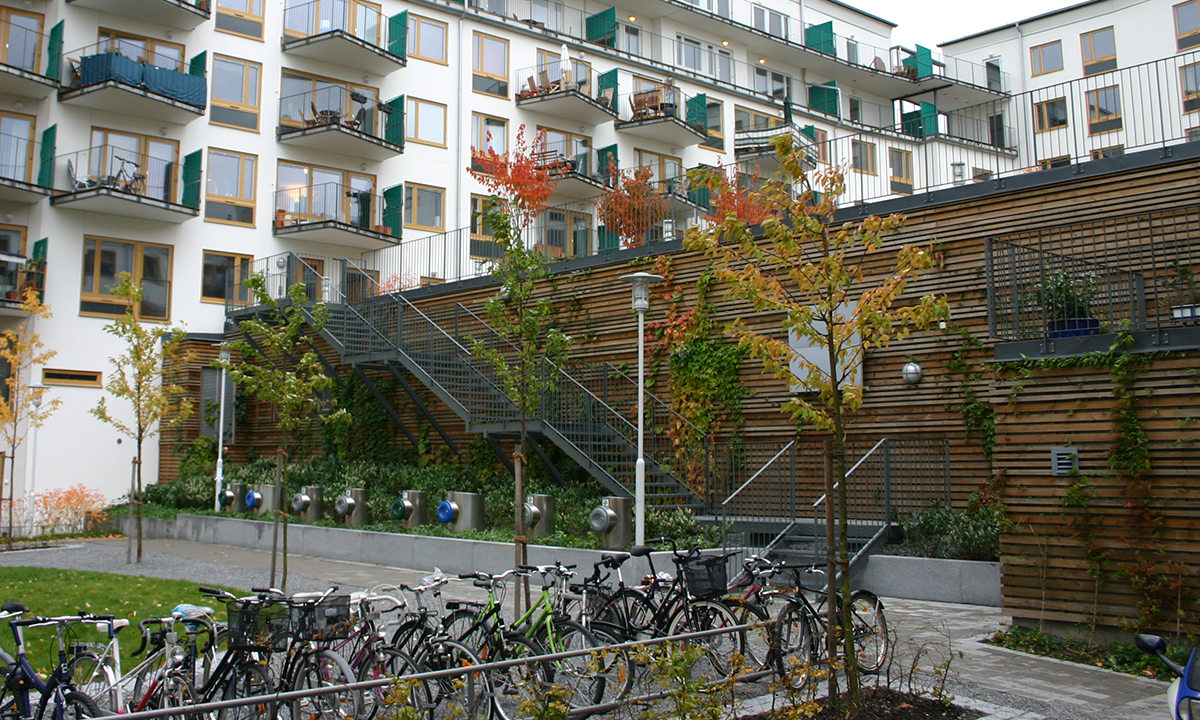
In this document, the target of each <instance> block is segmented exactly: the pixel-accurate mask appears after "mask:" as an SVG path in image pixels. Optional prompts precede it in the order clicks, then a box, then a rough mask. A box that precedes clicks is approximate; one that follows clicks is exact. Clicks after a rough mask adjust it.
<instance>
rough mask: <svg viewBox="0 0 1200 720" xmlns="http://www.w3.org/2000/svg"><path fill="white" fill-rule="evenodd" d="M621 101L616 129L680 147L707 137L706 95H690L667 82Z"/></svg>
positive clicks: (631, 94)
mask: <svg viewBox="0 0 1200 720" xmlns="http://www.w3.org/2000/svg"><path fill="white" fill-rule="evenodd" d="M622 100H623V101H624V102H622V103H621V106H622V107H621V110H620V112H621V118H622V119H621V120H618V121H617V122H616V124H615V125H614V127H616V129H617V130H620V131H622V132H627V133H629V134H630V135H637V136H638V137H643V138H646V139H647V140H655V141H658V142H660V143H663V144H664V145H674V146H677V147H686V146H688V145H695V144H697V143H699V142H700V141H701V140H703V139H705V138H706V137H708V130H707V129H706V127H707V123H708V101H707V98H706V97H705V96H704V95H703V94H701V95H696V96H695V97H691V98H689V97H688V96H687V95H685V94H684V92H683V91H682V90H680V89H679V88H677V87H675V86H674V85H666V84H664V85H659V86H658V87H657V88H653V89H650V90H640V91H638V92H633V93H628V94H627V95H625V96H624V97H623V98H622ZM625 105H628V107H624V106H625Z"/></svg>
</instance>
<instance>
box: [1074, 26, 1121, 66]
mask: <svg viewBox="0 0 1200 720" xmlns="http://www.w3.org/2000/svg"><path fill="white" fill-rule="evenodd" d="M1079 39H1080V41H1081V42H1082V43H1083V74H1084V75H1095V74H1096V73H1102V72H1108V71H1109V70H1116V69H1117V40H1116V35H1114V34H1113V29H1112V28H1111V27H1106V28H1104V29H1103V30H1095V31H1093V32H1090V33H1084V34H1082V35H1080V36H1079Z"/></svg>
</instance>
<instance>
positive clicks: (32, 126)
mask: <svg viewBox="0 0 1200 720" xmlns="http://www.w3.org/2000/svg"><path fill="white" fill-rule="evenodd" d="M0 117H11V118H20V119H22V120H28V121H29V138H28V140H26V144H27V145H28V147H27V148H26V150H25V177H24V181H25V182H33V180H34V168H35V166H34V160H33V146H34V143H35V142H37V116H36V115H26V114H25V113H19V112H10V111H8V110H0Z"/></svg>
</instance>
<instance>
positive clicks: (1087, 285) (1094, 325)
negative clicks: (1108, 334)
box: [1037, 270, 1100, 338]
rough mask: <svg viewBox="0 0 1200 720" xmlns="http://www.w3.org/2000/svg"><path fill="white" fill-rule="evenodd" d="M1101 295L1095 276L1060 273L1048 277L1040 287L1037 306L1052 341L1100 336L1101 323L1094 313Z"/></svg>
mask: <svg viewBox="0 0 1200 720" xmlns="http://www.w3.org/2000/svg"><path fill="white" fill-rule="evenodd" d="M1098 293H1099V290H1098V288H1097V287H1096V276H1095V274H1093V273H1079V274H1075V273H1070V272H1067V271H1066V270H1056V271H1054V272H1052V273H1050V274H1048V275H1046V278H1045V280H1043V281H1042V283H1041V284H1040V285H1038V286H1037V303H1038V305H1039V306H1041V309H1042V316H1043V317H1044V318H1045V320H1046V331H1047V333H1048V334H1049V337H1051V338H1068V337H1083V336H1085V335H1095V334H1096V333H1097V332H1099V330H1100V320H1099V319H1097V318H1096V317H1095V315H1093V313H1092V302H1093V301H1095V299H1096V295H1097V294H1098Z"/></svg>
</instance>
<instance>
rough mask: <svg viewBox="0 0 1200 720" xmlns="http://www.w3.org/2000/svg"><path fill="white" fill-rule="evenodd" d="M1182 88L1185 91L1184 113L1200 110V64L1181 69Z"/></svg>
mask: <svg viewBox="0 0 1200 720" xmlns="http://www.w3.org/2000/svg"><path fill="white" fill-rule="evenodd" d="M1179 75H1180V83H1179V84H1180V86H1181V87H1182V89H1183V111H1184V112H1189V113H1190V112H1195V111H1197V110H1200V63H1193V64H1191V65H1184V66H1183V67H1181V68H1179Z"/></svg>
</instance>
